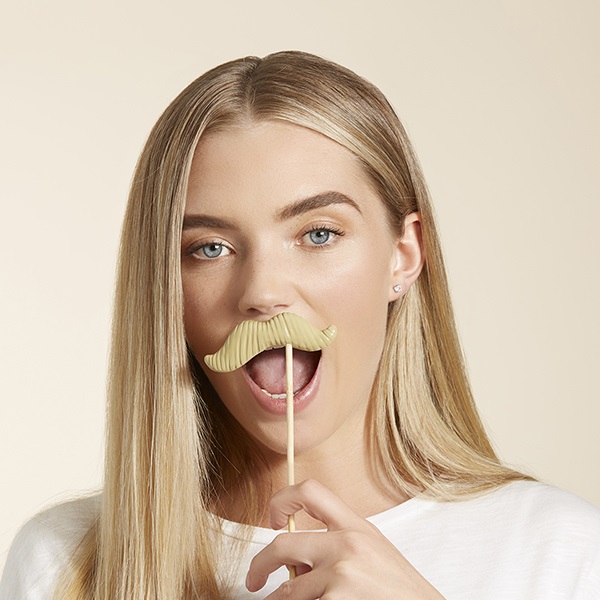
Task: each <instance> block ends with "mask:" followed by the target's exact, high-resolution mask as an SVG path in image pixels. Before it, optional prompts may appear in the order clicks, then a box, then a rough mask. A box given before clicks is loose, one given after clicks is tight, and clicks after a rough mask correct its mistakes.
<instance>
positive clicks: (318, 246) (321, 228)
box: [300, 224, 346, 250]
mask: <svg viewBox="0 0 600 600" xmlns="http://www.w3.org/2000/svg"><path fill="white" fill-rule="evenodd" d="M313 231H327V232H329V233H332V234H333V236H334V238H336V237H342V236H344V235H346V234H345V232H344V231H343V230H342V229H339V228H337V227H334V226H333V225H319V224H316V225H312V226H311V227H310V228H309V229H307V230H306V231H305V232H304V233H303V234H302V235H301V236H300V239H304V237H306V236H307V235H310V234H311V233H312V232H313ZM333 243H335V241H330V240H327V241H326V242H324V243H323V244H314V243H313V244H307V246H309V247H310V248H311V249H316V250H321V249H323V248H327V247H329V246H331V244H333Z"/></svg>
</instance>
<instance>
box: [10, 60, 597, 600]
mask: <svg viewBox="0 0 600 600" xmlns="http://www.w3.org/2000/svg"><path fill="white" fill-rule="evenodd" d="M281 313H291V314H294V315H298V316H300V317H302V318H303V319H305V320H306V321H307V322H308V323H310V324H311V325H313V326H314V327H317V328H319V329H324V328H325V327H327V326H329V325H331V324H334V325H335V326H336V328H337V337H336V339H335V340H334V341H333V342H332V343H331V345H329V346H328V347H327V348H324V349H323V350H322V351H321V352H318V353H302V352H295V353H294V356H295V359H294V379H295V384H296V385H295V391H296V392H297V395H296V399H295V410H296V445H295V449H296V473H297V479H298V480H299V481H301V482H302V483H300V484H299V485H296V486H291V487H288V486H287V485H286V482H285V469H286V464H285V416H284V415H283V414H282V410H281V403H282V401H281V399H280V396H281V395H282V392H283V388H284V384H283V383H282V382H283V376H284V361H283V355H282V352H281V351H280V350H271V351H267V352H263V353H261V354H260V355H258V356H257V357H256V358H254V359H253V360H252V361H251V362H249V363H248V364H247V365H245V366H244V367H242V368H240V369H237V370H235V371H233V372H230V373H216V372H213V371H212V370H211V369H209V368H208V367H207V366H206V364H205V361H204V359H205V357H206V356H207V355H208V354H212V353H215V352H216V351H218V350H219V348H220V347H221V346H222V345H223V343H224V342H225V340H226V338H227V337H228V335H229V334H230V332H231V331H232V330H233V329H234V327H235V326H236V325H238V324H239V323H241V322H243V321H258V322H267V321H269V320H270V319H272V318H273V317H275V316H276V315H279V314H281ZM106 465H107V466H106V476H105V485H104V491H103V493H102V497H101V499H100V498H92V499H88V500H83V501H77V502H75V503H71V504H68V505H62V506H59V507H56V508H54V509H51V510H50V511H48V512H47V513H43V514H42V515H40V516H38V517H36V518H35V519H34V520H33V521H32V522H30V523H29V524H28V525H27V526H26V527H25V528H24V529H23V530H22V532H21V533H20V535H19V537H18V539H17V540H16V542H15V544H14V546H13V550H12V552H11V556H10V557H9V561H8V563H7V574H6V575H5V581H4V584H3V593H4V594H5V595H4V596H3V598H4V597H10V598H16V597H24V598H41V597H44V598H50V597H55V598H61V599H71V598H73V599H75V598H77V599H82V600H83V599H88V598H98V599H100V598H102V599H108V598H110V599H123V600H124V599H126V598H127V599H140V600H141V599H147V598H161V599H163V598H169V599H177V598H182V599H183V598H185V599H191V598H246V597H248V598H251V597H261V598H263V597H268V598H272V599H276V598H294V599H307V600H313V599H315V598H323V599H325V598H347V599H352V598H366V597H369V596H370V597H373V598H394V599H395V598H407V599H408V598H442V597H446V598H470V597H473V598H475V597H476V598H547V597H550V596H551V595H552V594H554V596H552V597H560V598H578V597H580V598H591V597H599V595H600V563H599V552H598V545H599V540H600V515H599V513H598V511H596V509H594V508H592V507H590V506H589V505H587V504H586V503H584V502H583V501H580V500H578V499H576V498H574V497H572V496H570V495H568V494H566V493H563V492H560V491H558V490H554V489H552V488H549V487H547V486H544V485H542V484H539V483H537V482H533V481H531V480H530V479H529V478H528V477H526V476H524V475H522V474H520V473H516V472H514V471H512V470H510V469H508V468H506V467H504V466H503V465H502V464H501V463H500V462H499V461H498V459H497V457H496V456H495V454H494V451H493V450H492V447H491V445H490V442H489V440H488V438H487V436H486V434H485V432H484V430H483V427H482V425H481V422H480V420H479V418H478V416H477V413H476V410H475V408H474V405H473V401H472V397H471V392H470V388H469V384H468V381H467V377H466V374H465V369H464V365H463V361H462V356H461V351H460V348H459V344H458V339H457V335H456V331H455V326H454V320H453V316H452V310H451V305H450V299H449V296H448V287H447V283H446V277H445V272H444V265H443V260H442V256H441V252H440V246H439V241H438V237H437V234H436V230H435V225H434V221H433V217H432V212H431V208H430V204H429V200H428V196H427V190H426V186H425V183H424V180H423V177H422V175H421V173H420V170H419V167H418V164H417V161H416V158H415V156H414V154H413V152H412V149H411V147H410V144H409V142H408V140H407V137H406V134H405V132H404V130H403V129H402V126H401V125H400V123H399V121H398V119H397V117H396V115H395V114H394V112H393V110H392V108H391V107H390V105H389V104H388V102H387V101H386V100H385V98H384V97H383V96H382V94H381V93H380V92H379V91H378V90H377V89H376V88H374V87H373V86H372V85H370V84H369V83H368V82H366V81H364V80H362V79H361V78H359V77H357V76H356V75H355V74H354V73H352V72H350V71H348V70H346V69H344V68H342V67H340V66H338V65H335V64H332V63H330V62H327V61H325V60H323V59H320V58H317V57H315V56H311V55H307V54H302V53H298V52H283V53H278V54H274V55H270V56H268V57H266V58H264V59H258V58H246V59H241V60H238V61H233V62H230V63H227V64H224V65H221V66H220V67H217V68H215V69H213V70H212V71H210V72H208V73H206V74H205V75H203V76H202V77H200V78H199V79H198V80H197V81H195V82H194V83H192V84H191V85H190V86H189V87H188V88H187V89H186V90H184V91H183V92H182V93H181V94H180V96H179V97H178V98H177V99H175V101H174V102H173V103H172V104H171V105H170V107H169V108H168V109H167V110H166V111H165V113H164V114H163V115H162V117H161V118H160V119H159V121H158V123H157V124H156V126H155V127H154V129H153V131H152V133H151V135H150V138H149V140H148V142H147V144H146V147H145V149H144V151H143V152H142V155H141V158H140V161H139V163H138V166H137V169H136V173H135V176H134V180H133V186H132V191H131V196H130V201H129V205H128V209H127V214H126V217H125V224H124V229H123V238H122V246H121V254H120V264H119V275H118V286H117V294H116V310H115V319H114V332H113V350H112V362H111V379H110V387H109V422H108V449H107V460H106ZM290 514H296V519H297V524H298V528H299V529H302V530H306V531H302V532H299V533H294V534H289V535H285V534H284V535H282V536H280V537H277V535H278V532H277V531H273V530H272V529H268V528H269V527H270V526H272V527H274V528H275V529H281V528H282V527H284V526H285V523H286V520H287V516H288V515H290ZM367 517H368V518H369V520H367ZM318 529H321V531H314V530H318ZM322 529H326V531H322ZM36 565H37V566H36ZM40 565H41V566H40ZM285 565H290V566H294V567H295V569H296V574H297V575H296V577H295V578H294V579H292V580H289V581H288V579H287V571H286V570H285V568H284V566H285ZM59 572H60V575H59ZM23 573H26V575H23ZM19 577H24V578H25V580H26V583H21V584H19V583H16V581H17V579H18V578H19ZM11 586H13V587H12V591H11V592H9V591H8V590H10V589H11ZM36 586H37V587H36ZM28 589H29V590H33V591H30V592H28ZM36 590H37V591H36ZM258 590H261V591H260V592H258V594H256V595H253V592H257V591H258ZM36 593H37V594H38V595H35V594H36ZM11 594H12V595H11ZM19 594H20V595H19ZM28 594H29V595H28ZM52 594H54V596H52Z"/></svg>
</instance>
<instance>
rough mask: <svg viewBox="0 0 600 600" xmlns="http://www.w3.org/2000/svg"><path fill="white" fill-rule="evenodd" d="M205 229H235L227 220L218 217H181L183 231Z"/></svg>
mask: <svg viewBox="0 0 600 600" xmlns="http://www.w3.org/2000/svg"><path fill="white" fill-rule="evenodd" d="M200 227H206V228H208V229H235V225H234V224H233V223H232V222H231V221H228V220H227V219H221V218H220V217H211V216H209V215H185V216H184V217H183V230H184V231H185V230H186V229H199V228H200Z"/></svg>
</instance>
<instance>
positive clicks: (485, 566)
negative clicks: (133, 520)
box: [0, 482, 600, 600]
mask: <svg viewBox="0 0 600 600" xmlns="http://www.w3.org/2000/svg"><path fill="white" fill-rule="evenodd" d="M98 506H99V502H98V497H97V496H96V497H92V498H87V499H84V500H76V501H74V502H69V503H66V504H61V505H59V506H56V507H54V508H51V509H50V510H47V511H45V512H43V513H40V514H39V515H37V516H36V517H34V518H33V519H32V520H31V521H29V522H28V523H26V524H25V526H24V527H23V528H22V529H21V531H20V532H19V533H18V535H17V537H16V538H15V541H14V542H13V545H12V547H11V550H10V552H9V555H8V559H7V563H6V568H5V571H4V575H3V578H2V581H1V582H0V600H49V599H50V598H51V591H52V588H53V585H54V584H55V582H56V576H57V573H58V572H59V571H60V569H61V568H62V567H64V565H65V563H66V561H67V560H68V556H69V552H70V551H71V549H72V548H73V544H74V543H76V542H77V541H78V540H79V539H80V537H81V535H82V534H83V532H84V531H85V529H86V527H87V526H88V525H89V524H90V522H91V520H92V519H93V518H94V516H95V515H96V514H97V510H98ZM369 520H370V521H371V522H372V523H373V524H375V525H376V526H377V527H378V528H379V529H380V530H381V531H382V532H383V534H384V535H385V536H386V537H387V538H388V539H390V541H391V542H392V543H393V544H394V545H395V546H396V547H397V548H398V549H399V550H400V551H401V552H402V553H403V554H404V556H405V557H406V558H407V559H408V560H409V561H410V562H411V563H412V564H413V565H414V566H415V567H416V569H417V570H418V571H420V572H421V574H422V575H423V576H424V577H425V578H426V579H427V580H429V581H430V582H431V583H432V585H433V586H434V587H436V588H437V589H438V590H439V591H440V592H441V593H442V594H443V595H444V596H445V597H446V598H447V600H465V599H467V600H468V599H471V598H473V599H477V600H500V599H502V600H507V599H511V598H518V599H527V600H535V599H540V600H542V599H543V600H553V599H559V598H560V599H565V600H567V599H568V600H583V599H586V600H588V599H600V510H598V509H597V508H596V507H594V506H592V505H591V504H588V503H587V502H585V501H584V500H581V499H580V498H578V497H576V496H574V495H572V494H570V493H568V492H564V491H561V490H558V489H556V488H553V487H550V486H547V485H545V484H541V483H535V482H515V483H512V484H510V485H507V486H505V487H503V488H500V489H498V490H495V491H493V492H491V493H488V494H486V495H484V496H481V497H479V498H475V499H470V500H463V501H460V502H435V501H431V500H425V499H423V498H420V497H416V498H412V499H411V500H408V501H407V502H404V503H403V504H401V505H399V506H396V507H394V508H392V509H390V510H388V511H385V512H383V513H381V514H378V515H375V516H373V517H370V518H369ZM250 531H251V533H252V536H253V537H252V540H251V542H250V544H249V546H248V547H247V549H246V550H245V551H244V552H243V554H242V556H241V557H240V556H238V557H237V558H232V557H235V556H236V554H235V551H234V550H235V547H236V544H237V540H238V538H239V537H240V535H239V533H240V527H239V526H238V525H237V524H235V523H231V522H229V521H224V520H223V521H222V535H223V538H222V540H223V544H224V546H223V552H222V557H223V558H222V561H223V562H222V565H221V567H222V568H221V570H220V572H225V571H227V570H229V569H228V567H231V566H233V567H236V566H237V567H238V578H237V580H236V581H237V583H236V584H235V586H234V590H233V595H232V598H235V600H238V599H240V600H241V599H249V598H264V597H265V596H266V595H267V594H268V593H270V592H271V591H273V590H274V589H276V588H277V586H278V585H280V583H281V582H283V581H284V580H285V579H286V578H287V571H286V570H285V568H282V569H280V570H279V571H277V572H276V573H275V574H273V575H271V577H270V579H269V582H268V584H267V586H266V587H265V588H263V590H261V591H259V592H257V593H255V594H250V593H249V592H247V591H246V589H245V587H244V583H243V582H244V579H245V576H246V572H247V569H248V565H249V562H250V559H251V558H252V556H254V554H256V553H257V552H258V551H259V550H260V549H261V548H263V547H264V546H265V545H266V544H268V543H269V542H270V541H271V540H272V539H273V538H274V537H275V536H276V535H278V532H274V531H271V530H269V529H263V528H251V529H250ZM232 560H233V562H234V564H233V565H231V564H228V562H229V563H231V561H232Z"/></svg>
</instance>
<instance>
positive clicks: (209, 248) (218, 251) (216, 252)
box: [194, 242, 231, 258]
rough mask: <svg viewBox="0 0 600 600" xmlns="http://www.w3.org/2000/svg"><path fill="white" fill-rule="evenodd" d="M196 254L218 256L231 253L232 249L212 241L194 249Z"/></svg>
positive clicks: (199, 256) (204, 256)
mask: <svg viewBox="0 0 600 600" xmlns="http://www.w3.org/2000/svg"><path fill="white" fill-rule="evenodd" d="M194 254H196V255H197V256H198V258H218V257H219V256H226V255H227V254H231V250H230V249H229V248H227V246H225V245H223V244H219V243H218V242H211V243H209V244H202V245H201V246H198V247H197V248H196V250H194Z"/></svg>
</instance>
